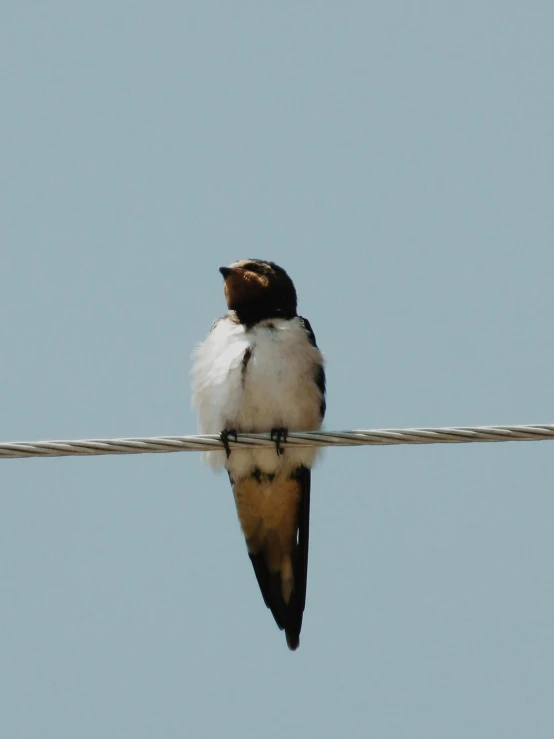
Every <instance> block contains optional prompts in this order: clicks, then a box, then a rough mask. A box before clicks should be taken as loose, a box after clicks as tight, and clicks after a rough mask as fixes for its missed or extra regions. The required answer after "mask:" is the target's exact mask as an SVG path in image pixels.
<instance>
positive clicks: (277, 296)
mask: <svg viewBox="0 0 554 739" xmlns="http://www.w3.org/2000/svg"><path fill="white" fill-rule="evenodd" d="M219 271H220V272H221V274H222V275H223V278H224V280H225V285H224V291H225V299H226V301H227V306H228V307H229V310H232V311H235V313H236V314H237V316H238V318H239V320H240V321H241V323H246V324H252V323H256V322H257V321H261V320H263V319H264V318H294V316H296V290H295V289H294V284H293V282H292V280H291V279H290V277H289V276H288V274H287V273H286V272H285V270H284V269H283V268H282V267H279V266H277V265H276V264H275V263H274V262H265V261H263V260H262V259H242V260H241V261H239V262H234V263H233V264H231V265H229V267H220V269H219Z"/></svg>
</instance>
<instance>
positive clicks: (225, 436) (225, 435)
mask: <svg viewBox="0 0 554 739" xmlns="http://www.w3.org/2000/svg"><path fill="white" fill-rule="evenodd" d="M230 436H233V437H234V440H235V441H236V440H237V432H236V431H235V429H223V431H221V432H220V434H219V438H220V439H221V443H222V444H223V446H224V447H225V454H226V455H227V459H229V457H230V456H231V448H230V446H229V437H230Z"/></svg>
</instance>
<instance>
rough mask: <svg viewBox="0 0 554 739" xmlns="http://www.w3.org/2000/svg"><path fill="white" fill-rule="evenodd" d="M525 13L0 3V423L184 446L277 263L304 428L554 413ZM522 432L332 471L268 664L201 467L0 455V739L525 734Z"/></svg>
mask: <svg viewBox="0 0 554 739" xmlns="http://www.w3.org/2000/svg"><path fill="white" fill-rule="evenodd" d="M553 28H554V6H553V5H552V3H551V2H546V0H545V1H544V2H539V1H537V0H530V1H529V2H526V3H522V2H520V3H515V2H510V1H509V0H504V1H503V2H500V0H491V2H471V1H470V2H467V0H465V1H464V2H458V1H456V2H449V3H445V2H421V3H416V4H414V3H409V2H383V1H381V0H379V1H377V2H374V3H362V2H345V3H338V2H337V3H331V2H317V3H316V2H312V3H306V2H304V3H303V2H296V3H292V2H281V3H269V2H264V1H262V2H241V1H238V2H234V3H232V2H215V1H214V2H205V3H200V2H192V3H187V2H176V1H171V0H168V2H162V3H143V2H134V3H113V2H106V1H105V0H96V2H94V3H92V2H89V1H88V0H85V1H84V2H79V3H75V2H69V1H67V0H66V2H58V1H56V0H52V1H51V2H49V3H39V2H29V1H27V0H21V2H18V3H17V4H16V3H4V4H3V5H2V7H1V8H0V70H1V71H0V74H1V79H2V97H1V99H2V115H1V116H0V186H1V193H0V195H1V203H2V208H1V216H0V249H1V252H0V259H1V262H0V264H1V270H0V309H1V312H2V313H1V315H2V321H1V322H0V346H1V347H2V361H1V363H0V437H1V438H2V439H4V440H22V439H53V438H83V437H99V436H104V437H111V436H125V435H131V436H140V435H156V434H160V435H161V434H180V433H191V432H194V431H195V429H196V419H195V417H194V415H193V413H192V411H191V410H190V390H189V378H188V370H189V366H190V365H189V357H190V353H191V351H192V349H193V347H194V345H195V343H196V342H198V341H200V340H201V339H202V338H203V337H204V336H205V334H206V333H207V331H208V330H209V328H210V326H211V323H212V321H213V319H214V318H216V317H217V316H218V315H221V314H222V313H223V312H224V301H223V295H222V289H221V288H222V285H221V282H222V280H221V276H220V275H219V273H218V271H217V270H218V267H219V266H220V265H221V264H228V263H230V262H231V261H233V260H235V259H238V258H242V257H248V256H255V257H261V258H266V259H272V260H274V261H276V262H278V263H279V264H282V265H283V266H284V267H285V268H286V269H287V270H288V271H289V273H290V274H291V276H292V277H293V279H294V280H295V282H296V285H297V289H298V293H299V303H300V310H301V312H302V313H303V314H304V315H306V316H307V317H308V318H309V319H310V321H311V323H312V325H313V327H314V330H315V333H316V336H317V338H318V342H319V344H320V346H321V348H322V350H323V351H324V353H325V355H326V358H327V371H328V387H329V394H328V416H327V428H329V429H335V428H343V429H344V428H372V427H386V426H416V425H419V426H423V425H455V424H466V425H470V424H501V423H530V422H535V423H539V422H543V423H547V422H551V421H552V420H553V418H554V412H553V397H554V392H553V391H554V387H553V379H552V378H553V365H554V342H553V341H552V315H553V313H554V291H553V288H552V285H553V281H554V246H553V238H552V235H553V231H554V207H553V202H554V147H553V138H552V137H553V131H554V77H553V72H552V71H553V69H554V46H553V44H552V29H553ZM553 452H554V446H553V445H552V443H549V442H544V443H542V444H539V443H536V444H523V443H520V444H501V445H492V444H490V445H467V446H436V447H419V448H412V447H396V448H357V449H346V450H338V449H333V450H328V451H327V452H326V453H325V455H324V458H323V459H322V461H321V463H320V464H319V466H318V468H317V469H316V470H315V471H314V473H313V499H312V530H311V555H310V573H309V583H308V601H307V610H306V615H305V619H304V628H303V632H302V642H301V647H300V649H299V651H298V652H297V653H294V654H292V653H290V652H289V651H288V649H287V648H286V645H285V639H284V637H283V635H282V634H281V633H280V632H279V631H278V629H277V627H276V626H275V624H274V623H273V620H272V618H271V615H270V613H269V612H268V611H267V610H266V608H265V606H264V604H263V601H262V598H261V596H260V593H259V591H258V588H257V584H256V582H255V578H254V575H253V572H252V570H251V566H250V563H249V561H248V557H247V555H246V551H245V546H244V542H243V539H242V536H241V534H240V529H239V525H238V522H237V520H236V514H235V511H234V504H233V500H232V495H231V491H230V488H229V485H228V481H227V479H226V476H224V475H220V476H216V475H213V474H212V473H211V472H210V470H209V469H207V468H206V467H203V466H202V464H201V462H200V456H199V455H198V454H193V453H191V454H174V455H143V456H136V457H125V458H115V457H113V458H112V457H110V458H108V457H106V458H91V459H54V460H21V461H16V460H13V461H4V462H0V476H1V478H0V479H1V498H0V501H1V506H2V508H1V515H0V562H1V563H2V566H1V573H2V575H1V583H2V585H1V588H0V629H1V641H0V644H1V658H0V734H1V736H2V737H6V738H8V737H9V739H35V738H36V739H75V737H79V739H97V737H110V738H111V737H117V739H120V738H121V737H133V739H142V738H143V737H144V738H146V737H156V738H157V737H164V739H172V738H173V737H186V736H194V737H196V736H198V737H210V738H211V737H222V736H225V737H258V736H263V737H264V739H276V738H277V737H282V736H298V737H309V738H310V739H311V737H317V738H318V739H319V738H323V739H327V737H329V738H331V737H338V736H341V737H342V736H345V737H364V738H365V737H379V739H433V738H434V737H437V739H438V738H440V739H462V738H464V739H465V738H471V739H480V738H483V739H521V738H522V737H525V738H526V739H527V737H532V738H533V739H543V738H544V739H551V737H552V736H553V735H554V701H553V699H552V696H553V694H554V537H553V530H554V495H553V484H552V479H553V471H554V460H553Z"/></svg>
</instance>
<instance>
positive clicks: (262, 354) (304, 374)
mask: <svg viewBox="0 0 554 739" xmlns="http://www.w3.org/2000/svg"><path fill="white" fill-rule="evenodd" d="M219 271H220V272H221V274H222V275H223V278H224V292H225V298H226V301H227V307H228V309H229V310H228V312H227V314H226V315H225V316H223V317H222V318H219V319H218V320H217V321H216V322H215V323H214V324H213V326H212V330H211V332H210V334H209V335H208V338H207V339H206V341H205V342H204V343H203V344H201V345H200V346H199V347H198V348H197V350H196V351H195V362H194V367H193V370H192V374H193V392H194V395H193V405H194V406H195V407H196V408H197V411H198V416H199V422H200V429H201V431H202V433H206V434H217V433H219V434H220V437H221V439H222V441H223V443H224V446H225V451H224V450H221V451H213V452H208V453H207V456H208V459H209V462H210V463H211V464H212V466H213V467H214V468H218V467H225V468H226V469H227V472H228V474H229V479H230V481H231V486H232V488H233V494H234V497H235V503H236V507H237V513H238V517H239V521H240V524H241V527H242V531H243V534H244V537H245V539H246V546H247V549H248V554H249V556H250V560H251V562H252V565H253V567H254V573H255V575H256V578H257V580H258V585H259V586H260V590H261V592H262V596H263V599H264V601H265V604H266V606H267V607H268V608H269V609H270V611H271V613H272V614H273V617H274V619H275V621H276V623H277V626H279V628H280V629H281V630H283V629H284V631H285V634H286V638H287V644H288V646H289V648H290V649H291V650H294V649H296V648H297V647H298V645H299V641H300V630H301V628H302V616H303V614H304V606H305V603H306V579H307V574H308V539H309V528H310V480H311V467H312V465H313V463H314V460H315V457H316V454H317V450H316V449H314V448H291V447H288V448H285V449H283V448H282V446H281V444H282V442H283V441H286V437H287V433H288V431H311V430H317V429H319V428H321V424H322V422H323V417H324V415H325V370H324V367H323V356H322V354H321V352H320V351H319V349H318V347H317V344H316V340H315V336H314V332H313V331H312V328H311V326H310V324H309V322H308V320H307V319H306V318H302V317H301V316H299V315H298V314H297V312H296V304H297V299H296V290H295V287H294V284H293V282H292V280H291V279H290V277H289V276H288V274H287V273H286V272H285V270H284V269H282V268H281V267H278V266H277V265H276V264H274V263H273V262H266V261H263V260H260V259H245V260H242V261H239V262H234V263H233V264H231V265H230V266H229V267H221V268H220V270H219ZM237 432H239V433H240V432H271V436H272V438H273V439H274V440H275V446H274V448H267V447H265V448H263V449H251V448H250V449H244V450H242V449H241V450H237V449H233V450H232V451H231V450H230V449H229V442H228V440H229V437H232V436H233V435H236V433H237Z"/></svg>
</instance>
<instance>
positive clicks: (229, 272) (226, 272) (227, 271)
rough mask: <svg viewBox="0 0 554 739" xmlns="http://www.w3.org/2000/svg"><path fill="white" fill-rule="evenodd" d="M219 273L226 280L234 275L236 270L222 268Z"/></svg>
mask: <svg viewBox="0 0 554 739" xmlns="http://www.w3.org/2000/svg"><path fill="white" fill-rule="evenodd" d="M219 271H220V272H221V274H222V275H223V277H224V279H227V278H228V277H229V275H232V274H233V272H234V270H233V269H231V267H220V268H219Z"/></svg>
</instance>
